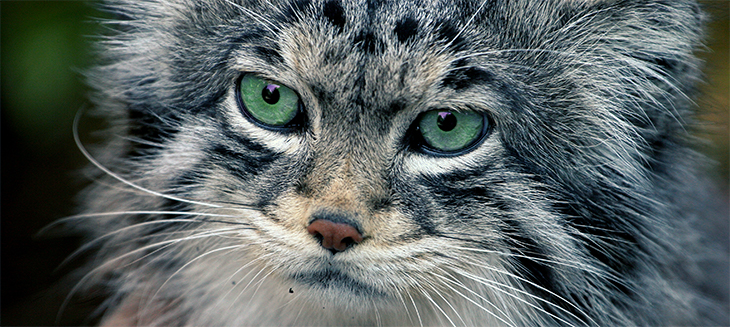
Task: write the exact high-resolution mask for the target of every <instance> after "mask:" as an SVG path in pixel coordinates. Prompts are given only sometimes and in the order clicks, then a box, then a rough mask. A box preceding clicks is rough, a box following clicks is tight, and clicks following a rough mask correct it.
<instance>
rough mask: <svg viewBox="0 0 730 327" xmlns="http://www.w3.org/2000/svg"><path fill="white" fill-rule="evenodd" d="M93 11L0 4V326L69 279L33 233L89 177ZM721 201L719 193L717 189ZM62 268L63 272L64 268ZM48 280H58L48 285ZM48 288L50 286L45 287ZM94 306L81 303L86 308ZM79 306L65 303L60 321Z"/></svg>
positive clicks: (716, 55) (711, 76) (709, 94)
mask: <svg viewBox="0 0 730 327" xmlns="http://www.w3.org/2000/svg"><path fill="white" fill-rule="evenodd" d="M704 3H705V4H706V5H707V8H708V11H709V12H710V13H711V14H712V17H713V21H712V22H711V26H710V28H711V30H710V35H709V36H710V38H709V40H708V45H709V51H707V52H703V53H701V56H702V57H704V58H705V59H706V60H707V69H706V71H707V74H708V83H707V84H706V85H703V96H702V98H701V99H699V101H698V103H699V104H700V105H701V109H702V114H701V118H702V119H703V120H704V121H706V122H707V124H706V126H707V128H706V132H703V133H702V134H701V135H700V136H701V137H703V138H706V139H708V140H711V141H712V142H713V145H712V146H708V147H707V148H706V149H704V151H705V152H707V153H708V154H709V155H710V156H711V157H712V158H714V159H715V160H717V161H718V162H719V165H718V168H717V170H716V171H714V172H712V173H713V174H714V176H716V178H717V180H718V183H719V184H720V185H721V187H722V188H723V189H724V190H725V192H727V181H728V112H729V111H730V109H729V108H730V103H729V102H728V93H729V92H730V86H729V84H728V77H729V76H730V71H729V68H728V64H729V63H730V57H729V55H728V30H729V27H728V17H729V16H730V9H729V6H728V4H729V2H728V1H725V0H722V1H705V2H704ZM100 15H101V14H100V13H98V12H96V11H94V9H93V7H92V6H91V5H90V4H89V3H88V2H85V1H5V0H3V1H0V77H1V80H0V100H1V101H2V102H1V104H0V114H1V117H0V122H1V123H2V126H1V127H0V132H1V136H0V140H1V142H2V143H1V148H0V149H1V150H2V152H1V155H0V159H1V161H0V181H1V184H0V191H1V192H2V196H1V197H0V200H1V203H0V215H1V216H0V217H1V219H0V241H1V246H0V253H1V258H0V268H1V271H0V274H1V275H0V283H1V284H0V319H1V320H0V324H2V325H6V326H7V325H52V324H54V320H55V316H56V313H57V311H58V309H59V306H60V304H61V302H62V301H63V298H64V297H65V295H66V293H67V291H68V287H69V285H60V286H55V287H51V286H52V285H54V282H56V281H58V279H59V278H60V276H61V275H63V273H64V271H61V272H56V273H54V270H55V269H56V268H57V267H58V265H59V264H60V262H61V261H62V260H63V259H64V257H66V256H67V255H69V254H70V253H71V252H72V251H73V250H74V249H75V248H76V246H77V244H76V240H75V239H45V238H34V234H35V233H36V232H37V231H38V230H40V229H41V228H42V227H43V226H45V225H47V224H48V223H50V222H52V221H54V220H56V219H58V218H61V217H64V216H66V215H69V214H72V213H73V204H74V200H73V198H74V194H75V193H76V192H77V191H78V190H79V189H80V188H81V187H83V186H84V185H85V183H87V182H88V181H86V180H85V179H83V178H82V177H81V174H80V173H78V170H79V168H81V167H83V166H84V165H85V163H86V161H85V160H84V158H83V157H82V155H81V154H80V152H79V151H78V150H77V149H76V146H75V145H74V142H73V137H72V133H71V125H72V120H73V117H74V115H75V113H76V112H77V111H78V110H79V109H80V108H82V107H83V106H84V105H85V104H88V103H87V101H86V100H85V93H86V92H87V88H86V87H85V86H84V85H83V82H82V77H81V76H80V74H79V72H80V71H83V69H84V68H85V67H88V65H89V62H90V60H91V59H92V57H91V55H90V51H89V50H90V43H91V42H92V38H90V37H89V36H91V35H95V34H98V32H99V30H98V27H97V26H96V25H94V24H93V22H92V20H93V18H94V17H100ZM725 197H726V198H727V193H725ZM65 271H68V269H66V270H65ZM55 284H57V283H55ZM49 290H50V291H49ZM91 306H93V303H90V304H89V307H91ZM86 313H87V312H86V311H84V310H83V308H82V309H81V310H79V309H74V310H69V312H68V313H67V314H65V315H64V319H62V320H61V323H62V324H79V323H84V322H85V321H84V320H83V319H82V318H80V317H81V316H83V315H85V314H86Z"/></svg>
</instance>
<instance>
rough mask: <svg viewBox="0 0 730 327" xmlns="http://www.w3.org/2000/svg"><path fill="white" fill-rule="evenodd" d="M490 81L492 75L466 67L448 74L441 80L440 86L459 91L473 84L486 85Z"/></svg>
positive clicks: (478, 69) (475, 68) (492, 79)
mask: <svg viewBox="0 0 730 327" xmlns="http://www.w3.org/2000/svg"><path fill="white" fill-rule="evenodd" d="M492 81H494V77H493V76H492V73H490V72H488V71H486V70H483V69H480V68H477V67H466V68H462V69H455V70H452V71H451V72H449V73H448V74H447V75H446V77H444V79H443V80H441V86H442V87H448V88H452V89H454V90H461V89H464V88H467V87H469V86H471V85H473V84H486V83H491V82H492Z"/></svg>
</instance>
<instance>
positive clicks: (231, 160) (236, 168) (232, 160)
mask: <svg viewBox="0 0 730 327" xmlns="http://www.w3.org/2000/svg"><path fill="white" fill-rule="evenodd" d="M207 153H208V154H209V155H210V157H211V158H212V160H213V161H214V163H215V164H218V165H219V166H221V167H223V168H225V169H227V170H228V171H229V172H230V173H231V174H233V175H234V176H236V177H238V178H240V179H243V180H246V179H248V178H249V177H251V176H255V175H258V174H259V173H260V172H262V170H263V169H264V168H266V167H267V166H269V165H270V164H271V163H272V162H274V161H275V160H276V156H275V155H273V154H272V153H270V152H267V153H260V154H255V155H254V154H253V153H245V154H244V153H241V152H237V151H234V150H232V149H230V148H228V147H226V146H224V145H221V144H218V145H215V146H213V147H212V148H210V149H209V150H208V151H207Z"/></svg>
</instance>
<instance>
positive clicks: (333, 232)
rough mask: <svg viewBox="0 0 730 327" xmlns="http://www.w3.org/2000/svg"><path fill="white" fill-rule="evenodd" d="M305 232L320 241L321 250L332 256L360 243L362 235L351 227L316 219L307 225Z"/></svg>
mask: <svg viewBox="0 0 730 327" xmlns="http://www.w3.org/2000/svg"><path fill="white" fill-rule="evenodd" d="M307 232H309V234H312V235H313V236H314V237H316V238H318V239H319V240H320V244H321V245H322V247H323V248H325V249H327V250H330V252H332V254H335V253H337V252H339V251H344V250H345V249H347V247H349V246H350V245H354V244H357V243H360V242H362V235H361V234H360V232H358V231H357V229H355V227H353V226H352V225H349V224H343V223H335V222H332V221H329V220H326V219H317V220H315V221H313V222H312V223H311V224H309V227H307Z"/></svg>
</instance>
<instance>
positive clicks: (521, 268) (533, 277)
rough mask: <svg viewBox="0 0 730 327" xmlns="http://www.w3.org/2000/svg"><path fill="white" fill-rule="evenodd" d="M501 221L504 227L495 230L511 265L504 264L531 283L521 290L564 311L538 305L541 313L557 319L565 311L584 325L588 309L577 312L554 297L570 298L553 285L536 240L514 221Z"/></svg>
mask: <svg viewBox="0 0 730 327" xmlns="http://www.w3.org/2000/svg"><path fill="white" fill-rule="evenodd" d="M502 222H503V223H504V225H500V226H499V229H500V232H501V234H502V235H503V237H504V242H505V244H506V245H507V246H508V248H509V252H510V253H511V254H512V256H510V258H509V259H508V261H510V262H511V263H512V264H511V265H508V267H509V269H510V270H512V271H513V273H515V274H516V275H518V276H522V277H523V278H525V279H527V280H528V281H530V282H531V283H533V284H525V285H524V287H525V289H526V290H529V291H530V292H531V293H532V294H534V295H536V296H537V297H539V298H541V299H544V300H547V301H548V302H549V303H552V304H555V305H557V306H559V307H560V308H562V309H563V310H565V311H563V310H560V309H558V308H556V307H554V306H553V305H548V304H546V303H544V302H540V303H539V304H540V306H541V307H542V308H543V309H544V310H545V311H547V312H550V313H552V314H554V315H556V316H558V317H561V316H562V317H564V316H565V312H566V311H567V312H570V313H572V314H573V315H575V316H576V317H578V318H579V319H581V321H580V322H581V323H585V322H586V321H587V320H588V317H586V315H585V314H584V313H583V312H590V310H588V309H585V310H582V312H581V311H579V310H576V309H575V308H574V307H573V306H571V305H569V304H568V303H566V302H565V301H564V300H561V299H560V298H558V297H557V296H559V297H561V298H563V299H570V297H568V296H566V295H565V294H564V292H563V290H562V288H561V287H558V286H557V285H556V284H557V283H558V282H556V281H555V277H554V274H553V268H551V266H550V265H551V263H548V262H547V261H546V260H549V258H548V257H547V256H546V255H545V253H544V251H543V250H542V249H541V247H540V246H539V245H538V242H539V241H536V240H534V239H532V237H531V236H530V235H528V234H527V233H526V232H525V230H524V229H523V227H522V226H521V224H520V223H519V222H518V221H515V220H512V219H508V218H503V219H502ZM558 260H560V259H558ZM551 292H552V294H551ZM553 294H555V295H557V296H555V295H553ZM570 320H572V319H570Z"/></svg>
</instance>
